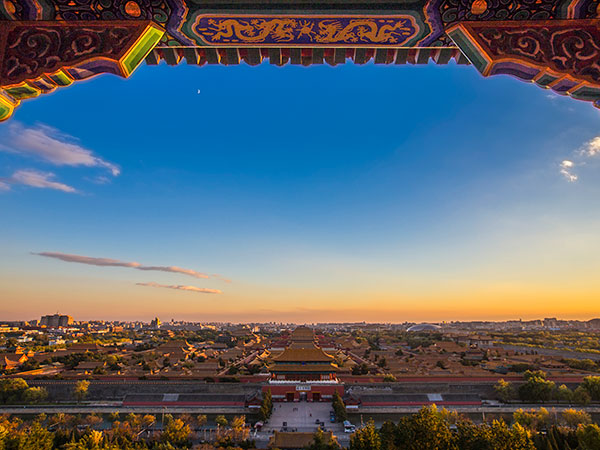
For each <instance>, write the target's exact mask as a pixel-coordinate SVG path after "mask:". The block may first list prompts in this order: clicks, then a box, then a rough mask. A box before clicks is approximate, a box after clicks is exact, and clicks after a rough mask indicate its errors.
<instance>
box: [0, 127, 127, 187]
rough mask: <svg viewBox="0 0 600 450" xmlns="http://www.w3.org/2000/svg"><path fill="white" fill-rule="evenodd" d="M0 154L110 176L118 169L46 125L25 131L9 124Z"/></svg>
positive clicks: (3, 134) (3, 136)
mask: <svg viewBox="0 0 600 450" xmlns="http://www.w3.org/2000/svg"><path fill="white" fill-rule="evenodd" d="M0 138H1V139H0V142H2V144H0V150H3V151H6V152H11V153H18V154H22V155H28V156H33V157H36V158H40V159H43V160H45V161H48V162H50V163H52V164H54V165H56V166H84V167H100V168H104V169H108V170H109V171H110V173H111V174H112V175H113V176H117V175H119V174H120V173H121V170H120V169H119V167H118V166H117V165H115V164H113V163H111V162H108V161H105V160H103V159H102V158H100V157H98V156H96V155H94V153H93V152H92V151H91V150H88V149H86V148H84V147H82V146H81V145H80V144H79V143H78V141H77V139H76V138H74V137H73V136H69V135H68V134H64V133H62V132H60V131H59V130H57V129H55V128H52V127H50V126H48V125H44V124H37V125H35V126H33V127H30V128H27V127H25V126H23V125H22V124H20V123H18V122H14V123H12V124H10V125H9V126H8V127H7V128H6V129H5V131H4V132H2V133H1V134H0Z"/></svg>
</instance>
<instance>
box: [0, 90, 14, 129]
mask: <svg viewBox="0 0 600 450" xmlns="http://www.w3.org/2000/svg"><path fill="white" fill-rule="evenodd" d="M14 110H15V107H14V105H12V104H11V103H10V102H9V101H8V100H6V99H4V98H3V96H2V94H1V93H0V122H2V121H4V120H7V119H8V118H9V117H10V116H12V114H13V111H14Z"/></svg>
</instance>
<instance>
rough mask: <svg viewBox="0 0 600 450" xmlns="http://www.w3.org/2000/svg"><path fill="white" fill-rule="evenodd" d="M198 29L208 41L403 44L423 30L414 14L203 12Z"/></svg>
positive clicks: (210, 43)
mask: <svg viewBox="0 0 600 450" xmlns="http://www.w3.org/2000/svg"><path fill="white" fill-rule="evenodd" d="M194 31H195V33H196V34H197V35H198V36H200V38H201V39H202V40H203V41H204V42H205V43H206V44H208V45H232V44H234V45H238V46H240V45H256V44H257V43H260V44H261V45H282V44H285V45H321V46H328V45H338V46H339V45H352V46H356V45H369V46H373V45H375V46H385V45H392V46H396V47H398V46H401V45H403V44H405V43H407V42H408V41H410V40H411V39H412V38H414V37H415V36H416V35H417V34H418V33H419V31H420V30H419V27H418V26H417V25H416V23H415V20H414V19H413V17H412V16H403V17H385V18H381V17H360V18H357V17H340V16H317V17H290V16H274V17H273V16H258V17H257V16H254V17H245V16H241V17H240V16H206V15H205V16H200V17H198V18H197V20H196V24H195V26H194Z"/></svg>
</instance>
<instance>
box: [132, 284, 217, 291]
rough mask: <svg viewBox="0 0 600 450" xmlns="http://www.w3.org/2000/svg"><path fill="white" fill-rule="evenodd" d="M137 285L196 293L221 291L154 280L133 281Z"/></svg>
mask: <svg viewBox="0 0 600 450" xmlns="http://www.w3.org/2000/svg"><path fill="white" fill-rule="evenodd" d="M135 284H136V285H137V286H147V287H155V288H165V289H176V290H180V291H190V292H196V293H198V294H222V293H223V292H222V291H220V290H219V289H207V288H199V287H196V286H183V285H180V284H158V283H154V282H149V283H135Z"/></svg>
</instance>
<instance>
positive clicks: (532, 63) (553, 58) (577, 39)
mask: <svg viewBox="0 0 600 450" xmlns="http://www.w3.org/2000/svg"><path fill="white" fill-rule="evenodd" d="M448 35H449V36H450V38H451V39H452V40H453V41H454V43H455V44H456V45H457V46H458V47H459V48H460V50H461V51H462V52H463V53H464V54H465V55H466V56H467V58H469V60H470V61H471V63H473V65H474V66H475V67H477V69H478V70H479V71H480V72H481V73H482V75H483V76H486V77H487V76H490V75H497V74H506V75H512V76H514V77H517V78H520V79H522V80H525V81H531V82H534V83H535V84H537V85H538V86H540V87H543V88H546V89H552V90H553V91H554V92H556V93H558V94H561V95H569V96H571V97H573V98H576V99H578V100H586V101H593V102H595V105H596V106H600V20H598V19H587V20H554V21H543V22H540V21H524V22H493V21H492V22H463V23H459V24H456V25H455V26H453V27H452V28H451V29H450V30H449V31H448Z"/></svg>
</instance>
